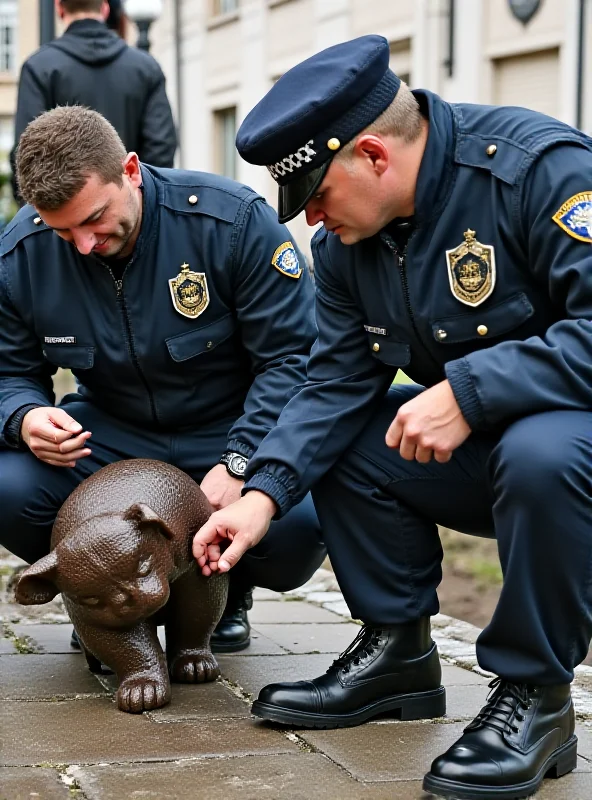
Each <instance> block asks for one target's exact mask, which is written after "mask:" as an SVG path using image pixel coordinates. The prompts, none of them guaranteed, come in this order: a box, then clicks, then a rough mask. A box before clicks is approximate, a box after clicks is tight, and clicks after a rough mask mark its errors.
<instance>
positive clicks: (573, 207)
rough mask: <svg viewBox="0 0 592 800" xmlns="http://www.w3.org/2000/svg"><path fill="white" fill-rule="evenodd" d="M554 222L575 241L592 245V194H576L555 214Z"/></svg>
mask: <svg viewBox="0 0 592 800" xmlns="http://www.w3.org/2000/svg"><path fill="white" fill-rule="evenodd" d="M553 222H556V223H557V224H558V225H559V227H560V228H563V230H564V231H565V232H566V233H569V235H570V236H573V238H574V239H579V240H580V241H581V242H588V244H592V192H580V194H574V195H573V196H572V197H570V198H569V200H566V201H565V203H564V204H563V205H562V206H561V208H560V209H558V211H556V212H555V213H554V214H553Z"/></svg>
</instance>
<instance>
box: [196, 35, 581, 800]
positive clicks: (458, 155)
mask: <svg viewBox="0 0 592 800" xmlns="http://www.w3.org/2000/svg"><path fill="white" fill-rule="evenodd" d="M388 63H389V48H388V43H387V41H386V40H385V39H383V38H382V37H378V36H367V37H362V38H360V39H357V40H354V41H352V42H347V43H344V44H340V45H337V46H335V47H331V48H329V49H327V50H324V51H323V52H321V53H319V54H317V55H315V56H313V57H312V58H310V59H308V60H307V61H304V62H303V63H301V64H299V65H297V66H296V67H294V68H293V69H292V70H290V71H289V72H288V73H286V74H285V75H284V76H283V77H282V78H281V79H280V80H279V81H278V82H277V83H276V84H275V85H274V87H273V88H272V89H271V91H270V92H269V93H268V94H267V95H266V96H265V97H264V98H263V99H262V100H261V102H260V103H259V104H258V105H257V106H256V107H255V109H254V110H253V111H251V113H250V114H249V115H248V116H247V118H246V119H245V121H244V122H243V124H242V126H241V128H240V130H239V133H238V137H237V146H238V149H239V152H240V153H241V155H242V156H243V157H244V158H245V159H247V160H248V161H251V162H253V163H255V164H265V165H266V166H267V167H268V169H269V170H270V172H271V174H272V175H273V177H274V178H275V179H276V181H277V182H278V184H279V187H280V188H279V212H280V219H281V220H282V221H286V220H289V219H291V218H292V217H293V216H295V215H296V214H297V213H298V212H299V211H301V210H303V209H304V210H305V212H306V217H307V221H308V222H309V224H311V225H315V224H318V223H322V224H323V228H322V229H321V230H319V231H318V232H317V234H316V235H315V237H314V240H313V254H314V258H315V276H316V298H317V325H318V331H319V332H318V341H317V343H316V345H315V347H314V348H313V351H312V352H313V354H312V356H311V360H310V362H309V365H308V379H307V383H306V385H305V386H304V387H303V388H302V389H301V391H300V392H299V393H298V394H297V395H296V396H295V397H294V398H293V399H292V400H291V401H290V403H288V405H287V406H286V407H285V409H284V410H283V412H282V414H281V416H280V418H279V421H278V424H277V426H276V427H275V428H274V429H273V430H272V431H271V432H270V433H269V434H268V435H267V437H266V438H265V439H264V440H263V442H262V444H261V445H260V446H259V448H258V450H257V453H256V454H255V455H254V456H253V457H252V458H251V459H250V461H249V466H248V470H247V482H246V484H245V488H244V489H243V494H244V496H243V497H242V499H240V500H239V501H238V502H237V503H235V504H234V505H231V506H228V507H227V508H226V509H224V510H222V511H219V512H217V513H216V514H214V515H213V516H212V518H211V519H210V520H209V522H208V523H207V524H206V525H205V526H204V527H203V528H202V529H201V531H199V532H198V534H197V536H196V538H195V540H194V553H195V554H196V556H197V557H198V560H199V563H200V564H202V565H203V568H204V571H205V572H209V571H211V570H212V569H221V570H226V569H229V568H230V567H231V566H233V565H234V564H236V562H237V561H238V559H239V558H240V557H241V555H243V553H245V551H246V550H247V548H248V547H250V546H252V545H254V544H256V543H257V542H258V541H260V539H261V537H262V536H263V535H264V533H265V530H266V528H267V525H268V524H269V521H270V519H271V518H272V517H273V516H274V515H275V516H281V515H282V514H285V513H286V512H287V511H288V510H289V509H290V508H291V507H292V505H293V504H294V503H296V502H298V501H299V500H300V499H301V498H302V497H303V496H304V493H305V492H306V491H308V489H309V487H311V486H312V485H313V484H316V485H315V489H314V492H313V498H314V500H315V505H316V507H317V511H318V513H319V518H320V521H321V525H322V526H323V532H324V536H325V540H326V542H327V546H328V550H329V555H330V558H331V560H332V564H333V566H334V568H335V572H336V575H337V577H338V579H339V582H340V585H341V587H342V589H343V593H344V596H345V599H346V601H347V603H348V605H349V607H350V609H351V613H352V616H353V617H354V618H359V619H361V620H363V622H364V625H363V627H362V629H361V631H360V634H359V636H358V637H357V638H356V640H355V641H354V642H353V643H352V645H351V646H350V647H349V648H348V649H347V650H346V651H345V653H343V654H342V655H341V656H340V658H339V659H337V661H335V663H334V664H333V666H332V667H331V669H329V671H328V672H327V673H326V674H325V675H323V676H321V677H319V678H316V679H314V680H312V681H301V682H298V683H282V684H272V685H270V686H267V687H265V688H264V689H263V690H262V691H261V693H260V695H259V699H258V700H257V702H256V703H255V704H254V707H253V711H254V713H255V714H257V715H258V716H260V717H263V718H264V719H269V720H275V721H278V722H283V723H286V724H290V725H300V726H310V727H317V726H318V727H323V728H326V727H338V726H344V725H355V724H358V723H360V722H363V721H364V720H367V719H369V718H371V717H373V716H375V715H377V714H378V713H382V712H384V711H391V712H392V713H395V714H397V715H399V716H400V717H401V718H403V719H414V718H419V717H434V716H437V715H440V714H443V713H444V689H443V688H441V687H440V669H439V665H438V656H437V651H436V647H435V645H434V643H433V642H432V640H431V638H430V626H429V619H430V616H431V615H432V614H435V613H436V612H437V611H438V600H437V595H436V590H437V586H438V583H439V581H440V579H441V569H440V561H441V547H440V542H439V539H438V534H437V528H436V523H441V524H443V525H446V526H449V527H452V528H456V529H457V530H460V531H464V532H466V533H473V534H481V535H486V536H495V537H496V538H497V541H498V546H499V553H500V559H501V564H502V568H503V572H504V586H503V589H502V592H501V597H500V600H499V604H498V606H497V609H496V611H495V614H494V616H493V619H492V621H491V623H490V624H489V626H488V627H487V628H486V629H485V630H484V631H483V633H482V634H481V636H480V637H479V640H478V643H477V655H478V659H479V663H480V665H481V666H482V667H483V668H484V669H486V670H489V671H491V672H493V673H495V674H496V676H498V677H496V678H495V680H494V681H493V682H492V684H491V686H492V692H491V694H490V697H489V699H488V702H487V704H486V705H485V707H484V708H483V709H482V710H481V712H480V713H479V715H478V716H477V717H476V719H475V720H474V721H473V722H472V723H471V724H470V725H469V726H468V727H467V728H466V729H465V732H464V734H463V736H462V737H461V739H460V740H459V741H458V742H457V743H456V744H454V745H453V746H452V747H451V748H450V749H449V750H448V751H447V752H446V753H445V754H444V755H443V756H441V757H440V758H438V759H436V761H435V762H434V763H433V764H432V768H431V771H430V773H429V774H428V775H427V776H426V778H425V782H424V787H425V789H427V790H429V791H431V792H433V793H435V794H439V795H442V796H444V797H455V798H457V797H459V798H471V800H475V798H477V799H479V798H497V797H499V798H502V797H503V798H509V797H512V798H521V797H526V796H529V795H530V794H532V793H533V792H534V791H536V789H537V788H538V786H539V785H540V783H541V781H542V779H543V777H544V776H545V775H547V774H553V775H556V776H560V775H562V774H564V773H566V772H569V771H570V770H572V769H573V768H574V767H575V765H576V744H577V742H576V737H575V736H574V711H573V706H572V701H571V696H570V682H571V680H572V679H573V670H574V667H575V666H576V665H577V664H578V663H580V662H581V661H582V660H583V658H584V657H585V655H586V652H587V649H588V644H589V641H590V636H591V634H592V596H591V594H590V569H591V565H592V527H591V519H592V366H591V365H592V322H591V319H592V281H591V279H590V275H591V274H592V250H591V248H590V243H591V242H592V141H591V140H590V139H589V138H587V137H586V136H584V135H583V134H581V133H580V132H578V131H576V130H574V129H573V128H570V127H568V126H567V125H564V124H562V123H560V122H558V121H556V120H554V119H551V118H549V117H546V116H543V115H541V114H537V113H535V112H531V111H527V110H525V109H519V108H491V107H487V106H478V105H462V104H453V105H451V104H449V103H446V102H444V101H443V100H442V99H441V98H439V97H438V96H436V95H434V94H432V93H430V92H427V91H417V92H413V93H411V92H410V91H409V90H408V89H407V87H406V86H405V85H403V84H401V82H400V81H399V79H398V78H397V76H395V75H394V74H393V73H392V72H391V71H390V70H389V68H388ZM399 368H402V369H403V370H404V371H405V372H406V373H407V374H408V375H409V376H410V377H411V378H413V379H414V380H415V381H416V382H417V384H419V385H407V386H401V385H399V386H395V387H393V388H389V387H390V386H391V383H392V381H393V378H394V377H395V374H396V372H397V370H398V369H399ZM424 387H427V388H424ZM228 533H230V534H232V535H233V542H232V544H231V545H230V547H228V549H226V550H225V551H224V552H223V553H222V555H221V553H220V543H221V542H222V541H223V540H224V538H225V537H226V536H227V535H228Z"/></svg>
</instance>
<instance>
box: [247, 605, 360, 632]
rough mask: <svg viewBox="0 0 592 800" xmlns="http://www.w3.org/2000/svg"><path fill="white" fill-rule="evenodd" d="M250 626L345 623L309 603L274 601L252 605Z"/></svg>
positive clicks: (343, 620) (332, 614)
mask: <svg viewBox="0 0 592 800" xmlns="http://www.w3.org/2000/svg"><path fill="white" fill-rule="evenodd" d="M249 619H250V621H251V624H252V625H254V626H255V627H257V626H258V625H260V624H261V623H276V624H281V625H289V624H290V623H293V622H301V623H311V622H331V623H333V624H335V623H339V621H340V620H341V622H342V623H344V622H346V620H345V619H342V618H340V617H338V616H337V615H336V614H334V613H333V612H332V611H327V610H326V609H324V608H319V606H314V605H312V604H311V603H300V602H298V601H297V600H283V601H279V602H278V601H277V600H276V601H274V600H269V601H268V602H266V603H254V604H253V608H252V610H251V611H250V612H249Z"/></svg>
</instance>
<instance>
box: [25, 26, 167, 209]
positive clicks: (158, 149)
mask: <svg viewBox="0 0 592 800" xmlns="http://www.w3.org/2000/svg"><path fill="white" fill-rule="evenodd" d="M64 105H83V106H87V107H89V108H93V109H95V110H96V111H99V112H100V113H101V114H102V115H103V116H104V117H106V118H107V119H108V120H109V122H110V123H111V124H112V125H113V127H114V128H115V129H116V130H117V132H118V133H119V135H120V136H121V138H122V139H123V143H124V145H125V147H126V149H127V150H128V151H134V152H136V153H137V154H138V156H139V157H140V161H143V162H144V163H145V164H153V165H154V166H156V167H172V166H173V158H174V155H175V149H176V146H177V137H176V133H175V126H174V122H173V116H172V114H171V107H170V105H169V101H168V99H167V96H166V91H165V78H164V75H163V72H162V70H161V68H160V66H159V65H158V63H157V62H156V61H155V60H154V58H152V56H151V55H149V54H148V53H146V52H144V51H142V50H138V49H137V48H134V47H129V46H128V45H127V44H126V43H125V42H124V41H123V40H122V39H121V38H120V37H119V36H117V35H116V34H114V33H112V32H111V31H110V30H109V29H108V28H107V26H106V25H105V24H104V23H103V22H99V21H98V20H94V19H81V20H77V21H75V22H72V23H71V24H70V25H69V26H68V28H67V30H66V32H65V33H64V34H63V35H62V36H60V38H59V39H55V40H54V41H52V42H50V43H49V44H46V45H44V46H43V47H41V48H40V49H39V50H37V52H35V53H33V55H32V56H30V57H29V58H28V59H27V60H26V61H25V63H24V64H23V66H22V70H21V76H20V81H19V91H18V103H17V111H16V119H15V131H14V134H15V136H14V138H15V148H14V149H13V153H12V158H11V162H12V164H13V166H14V155H15V151H16V144H17V143H18V140H19V138H20V135H21V134H22V132H23V131H24V129H25V128H26V127H27V125H28V124H29V122H31V120H32V119H34V118H35V117H37V116H38V115H39V114H41V113H43V112H44V111H48V110H49V109H51V108H55V107H56V106H64ZM14 184H15V181H14V179H13V188H14V189H16V187H15V185H14ZM15 197H16V192H15Z"/></svg>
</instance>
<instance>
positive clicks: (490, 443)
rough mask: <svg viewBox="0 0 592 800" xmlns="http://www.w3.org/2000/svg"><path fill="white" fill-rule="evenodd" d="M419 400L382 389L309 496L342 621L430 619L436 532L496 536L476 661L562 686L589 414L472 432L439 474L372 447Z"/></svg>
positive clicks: (579, 652) (586, 630)
mask: <svg viewBox="0 0 592 800" xmlns="http://www.w3.org/2000/svg"><path fill="white" fill-rule="evenodd" d="M419 391H421V387H418V386H414V385H410V386H396V387H393V388H392V389H391V390H390V391H389V393H388V395H387V397H386V399H385V401H384V402H383V403H382V405H381V407H380V410H379V411H378V413H376V415H375V416H374V417H373V419H372V421H371V422H370V424H369V425H368V426H367V427H366V428H365V429H364V431H363V432H362V434H361V435H360V436H359V437H358V439H357V440H356V442H355V443H354V445H353V446H352V448H351V449H350V450H349V451H348V452H347V453H346V454H345V455H344V456H342V458H341V459H340V460H339V461H338V463H337V464H336V465H335V467H334V468H333V469H332V470H330V471H329V472H328V473H327V474H326V476H325V477H324V478H323V479H322V480H321V481H320V483H318V484H317V486H316V487H315V488H314V490H313V499H314V502H315V506H316V509H317V513H318V515H319V520H320V522H321V527H322V529H323V536H324V539H325V542H326V544H327V548H328V551H329V557H330V559H331V562H332V565H333V567H334V569H335V573H336V575H337V578H338V580H339V583H340V586H341V588H342V590H343V594H344V597H345V600H346V601H347V604H348V606H349V608H350V609H351V612H352V615H353V617H355V618H358V619H362V620H364V621H366V622H370V623H375V624H377V625H381V624H382V625H386V624H389V623H390V624H393V623H400V622H405V621H408V620H413V619H417V618H418V617H421V616H426V615H432V614H435V613H437V611H438V609H439V606H438V598H437V594H436V590H437V587H438V584H439V583H440V580H441V576H442V573H441V557H442V549H441V545H440V540H439V537H438V533H437V527H436V523H438V524H440V525H443V526H445V527H449V528H453V529H455V530H458V531H461V532H464V533H469V534H476V535H481V536H495V537H496V539H497V544H498V550H499V557H500V561H501V566H502V570H503V575H504V583H503V588H502V591H501V596H500V600H499V603H498V605H497V608H496V610H495V613H494V615H493V618H492V620H491V622H490V624H489V625H488V626H487V627H486V628H485V630H484V631H483V632H482V633H481V635H480V637H479V639H478V641H477V657H478V660H479V664H480V665H481V666H482V667H483V668H484V669H486V670H489V671H491V672H493V673H495V674H497V675H500V676H502V677H503V678H506V679H508V680H513V681H517V682H522V681H524V682H528V683H533V684H539V685H549V684H559V683H568V682H570V681H571V680H572V679H573V668H574V667H575V666H577V664H579V663H580V662H581V661H583V659H584V658H585V657H586V653H587V650H588V646H589V642H590V638H591V636H592V412H584V411H550V412H546V413H541V414H534V415H532V416H529V417H525V418H522V419H520V420H518V421H516V422H514V423H512V424H511V425H509V426H508V427H507V428H506V429H505V430H504V431H503V433H501V435H497V436H489V435H480V434H472V435H471V436H470V437H469V438H468V439H467V441H466V442H465V443H464V444H463V445H462V446H461V447H459V448H458V449H457V450H456V451H455V453H454V454H453V457H452V459H451V461H449V462H448V463H446V464H439V463H437V462H436V461H432V462H430V463H429V464H420V463H418V462H416V461H405V460H404V459H402V458H401V456H400V455H399V453H398V451H397V450H391V449H389V448H388V447H387V446H386V444H385V441H384V437H385V434H386V431H387V428H388V426H389V425H390V423H391V422H392V420H393V419H394V417H395V416H396V413H397V411H398V409H399V407H400V406H401V405H402V404H403V403H405V402H407V401H408V400H410V399H412V398H413V397H414V396H416V394H417V393H418V392H419ZM475 602H478V598H475Z"/></svg>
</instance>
